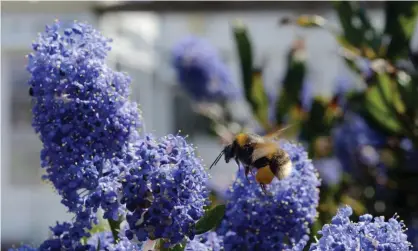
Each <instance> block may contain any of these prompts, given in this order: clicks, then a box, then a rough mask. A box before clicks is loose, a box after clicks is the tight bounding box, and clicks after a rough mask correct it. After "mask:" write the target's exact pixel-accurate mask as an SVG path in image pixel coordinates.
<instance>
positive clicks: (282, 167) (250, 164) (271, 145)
mask: <svg viewBox="0 0 418 251" xmlns="http://www.w3.org/2000/svg"><path fill="white" fill-rule="evenodd" d="M284 129H286V128H284ZM284 129H281V130H279V131H277V132H275V133H273V134H270V135H267V136H264V137H263V136H260V135H256V134H250V133H239V134H237V135H236V136H235V137H234V140H233V142H232V143H231V144H229V145H227V146H225V148H224V149H223V150H222V152H221V153H220V154H219V156H218V157H217V158H216V159H215V161H214V162H213V163H212V165H211V166H210V167H209V169H211V168H212V167H213V166H215V165H216V164H217V163H218V162H219V160H220V159H221V158H222V156H224V157H225V162H226V163H229V161H230V160H231V159H235V162H236V163H237V165H238V168H239V166H240V163H241V164H242V165H243V166H244V171H245V177H246V178H247V179H248V174H249V172H250V171H252V170H253V169H256V170H257V173H256V174H254V173H253V172H252V174H253V175H255V179H256V181H257V182H258V183H259V184H260V186H261V189H262V190H263V192H264V193H266V188H265V186H266V185H267V184H270V183H271V182H272V180H273V179H274V177H277V178H278V179H279V180H281V179H284V178H286V177H287V176H289V175H290V173H291V171H292V162H291V160H290V157H289V155H288V154H287V152H286V151H284V150H283V149H282V148H281V147H280V146H279V144H278V143H277V142H276V141H274V138H276V137H277V136H278V133H279V132H280V131H282V130H284Z"/></svg>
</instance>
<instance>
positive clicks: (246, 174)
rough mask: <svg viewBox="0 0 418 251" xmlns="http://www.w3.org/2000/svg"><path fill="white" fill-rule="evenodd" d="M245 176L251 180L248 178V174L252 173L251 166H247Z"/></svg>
mask: <svg viewBox="0 0 418 251" xmlns="http://www.w3.org/2000/svg"><path fill="white" fill-rule="evenodd" d="M244 168H245V178H247V180H248V181H250V179H248V174H249V173H250V167H248V166H245V167H244Z"/></svg>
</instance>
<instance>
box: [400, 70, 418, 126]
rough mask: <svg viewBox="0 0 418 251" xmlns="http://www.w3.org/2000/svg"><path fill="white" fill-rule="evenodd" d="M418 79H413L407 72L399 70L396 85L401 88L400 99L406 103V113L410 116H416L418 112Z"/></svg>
mask: <svg viewBox="0 0 418 251" xmlns="http://www.w3.org/2000/svg"><path fill="white" fill-rule="evenodd" d="M416 81H417V79H412V78H411V76H409V75H408V74H406V73H405V72H402V71H401V72H399V73H398V75H397V79H396V81H395V82H396V87H397V89H398V90H399V94H400V99H401V100H402V101H403V102H404V104H405V114H406V115H407V116H408V117H409V118H415V117H416V116H417V112H418V102H417V100H416V99H417V97H418V88H417V87H418V86H417V84H418V83H417V82H416Z"/></svg>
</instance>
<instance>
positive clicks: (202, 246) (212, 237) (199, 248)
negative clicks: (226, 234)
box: [184, 232, 223, 251]
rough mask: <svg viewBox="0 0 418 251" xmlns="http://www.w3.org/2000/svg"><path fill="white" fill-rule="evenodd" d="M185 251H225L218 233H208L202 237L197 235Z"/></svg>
mask: <svg viewBox="0 0 418 251" xmlns="http://www.w3.org/2000/svg"><path fill="white" fill-rule="evenodd" d="M184 250H185V251H221V250H223V243H222V237H221V236H218V235H217V234H216V232H206V233H204V234H201V235H196V236H195V237H194V239H193V240H190V241H189V242H188V243H187V245H186V247H185V249H184Z"/></svg>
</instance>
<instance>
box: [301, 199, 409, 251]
mask: <svg viewBox="0 0 418 251" xmlns="http://www.w3.org/2000/svg"><path fill="white" fill-rule="evenodd" d="M352 213H353V210H352V209H351V207H349V206H345V207H342V208H340V209H339V210H338V212H337V214H336V215H335V216H334V218H332V221H331V224H326V225H324V226H323V227H322V230H321V231H319V232H318V233H319V234H321V235H322V237H321V238H320V239H319V241H318V242H317V243H313V244H312V245H311V247H310V249H309V250H310V251H316V250H321V251H328V250H330V251H331V250H364V251H372V250H373V251H374V250H377V251H384V250H391V251H405V250H411V244H410V243H409V242H408V241H407V235H406V234H405V233H404V231H405V225H404V224H403V222H402V221H401V222H399V221H398V220H397V217H394V218H391V219H389V220H388V221H385V219H384V217H383V216H382V217H375V218H374V220H373V217H372V215H370V214H365V215H362V216H360V219H359V222H357V223H355V222H351V221H350V218H349V217H350V216H351V215H352Z"/></svg>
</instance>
